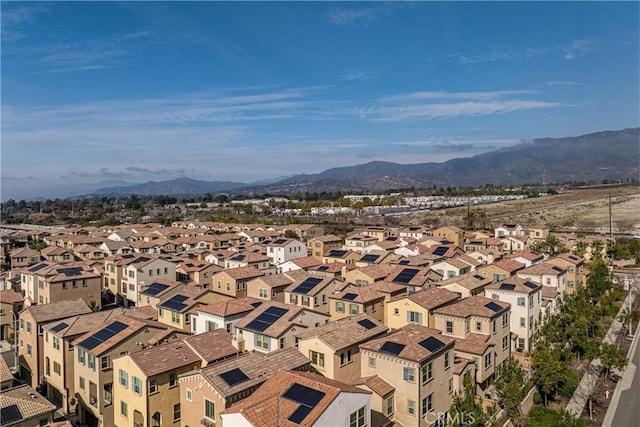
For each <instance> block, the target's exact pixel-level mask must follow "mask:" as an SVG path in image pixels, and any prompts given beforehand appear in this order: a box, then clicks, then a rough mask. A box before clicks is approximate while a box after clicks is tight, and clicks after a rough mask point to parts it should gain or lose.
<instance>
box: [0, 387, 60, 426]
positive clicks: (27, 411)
mask: <svg viewBox="0 0 640 427" xmlns="http://www.w3.org/2000/svg"><path fill="white" fill-rule="evenodd" d="M55 410H56V405H53V404H52V403H51V402H49V401H48V400H47V399H45V398H44V397H43V396H42V395H40V393H38V392H37V391H36V390H34V389H32V388H31V387H29V386H28V385H26V384H24V385H20V386H18V387H14V388H11V389H8V390H4V391H3V392H2V397H0V413H1V414H2V426H3V427H31V426H45V425H50V424H49V423H52V422H53V418H54V412H55Z"/></svg>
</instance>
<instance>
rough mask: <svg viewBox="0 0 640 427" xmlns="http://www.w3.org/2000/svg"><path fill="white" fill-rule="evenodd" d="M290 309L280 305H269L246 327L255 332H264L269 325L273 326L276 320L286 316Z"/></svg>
mask: <svg viewBox="0 0 640 427" xmlns="http://www.w3.org/2000/svg"><path fill="white" fill-rule="evenodd" d="M288 311H289V310H287V309H285V308H280V307H269V308H267V309H266V310H265V311H264V312H262V313H260V315H259V316H258V317H256V318H255V319H253V320H252V321H251V322H249V324H248V325H247V326H246V327H245V328H246V329H248V330H251V331H254V332H264V331H265V330H266V329H267V328H268V327H269V326H271V325H272V324H273V323H274V322H275V321H276V320H278V319H280V318H281V317H282V316H284V315H285V314H286V313H287V312H288Z"/></svg>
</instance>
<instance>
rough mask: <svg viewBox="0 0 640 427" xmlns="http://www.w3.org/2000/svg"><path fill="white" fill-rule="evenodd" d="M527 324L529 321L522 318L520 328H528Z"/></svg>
mask: <svg viewBox="0 0 640 427" xmlns="http://www.w3.org/2000/svg"><path fill="white" fill-rule="evenodd" d="M526 322H527V319H525V318H524V317H521V318H520V327H521V328H524V327H525V326H526Z"/></svg>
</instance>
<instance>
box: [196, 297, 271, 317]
mask: <svg viewBox="0 0 640 427" xmlns="http://www.w3.org/2000/svg"><path fill="white" fill-rule="evenodd" d="M262 302H263V301H262V300H259V299H257V298H251V297H244V298H238V299H231V300H228V301H218V302H215V303H213V304H204V305H201V306H200V307H198V308H197V309H196V310H197V311H201V312H203V313H209V314H213V315H214V316H220V317H227V316H233V315H236V314H241V313H249V312H251V311H253V310H254V309H255V308H256V307H255V306H253V305H251V304H252V303H262Z"/></svg>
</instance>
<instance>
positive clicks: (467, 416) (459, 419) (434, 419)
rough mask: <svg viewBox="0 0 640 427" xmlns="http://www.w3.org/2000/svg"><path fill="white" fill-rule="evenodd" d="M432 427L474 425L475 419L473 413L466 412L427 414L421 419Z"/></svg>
mask: <svg viewBox="0 0 640 427" xmlns="http://www.w3.org/2000/svg"><path fill="white" fill-rule="evenodd" d="M422 418H423V419H424V420H425V421H426V422H427V423H429V424H433V426H434V427H435V426H443V427H444V426H451V425H453V426H465V425H471V424H474V423H475V421H476V419H475V415H474V414H473V413H470V412H469V413H467V412H454V413H449V412H429V413H428V414H426V415H425V416H424V417H422Z"/></svg>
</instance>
